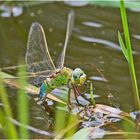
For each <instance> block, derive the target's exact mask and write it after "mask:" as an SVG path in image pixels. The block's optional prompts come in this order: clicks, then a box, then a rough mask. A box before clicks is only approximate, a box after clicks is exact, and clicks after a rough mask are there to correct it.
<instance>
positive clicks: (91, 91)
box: [90, 83, 96, 107]
mask: <svg viewBox="0 0 140 140" xmlns="http://www.w3.org/2000/svg"><path fill="white" fill-rule="evenodd" d="M90 98H91V102H92V104H93V106H94V107H96V103H95V100H94V96H93V84H92V83H90Z"/></svg>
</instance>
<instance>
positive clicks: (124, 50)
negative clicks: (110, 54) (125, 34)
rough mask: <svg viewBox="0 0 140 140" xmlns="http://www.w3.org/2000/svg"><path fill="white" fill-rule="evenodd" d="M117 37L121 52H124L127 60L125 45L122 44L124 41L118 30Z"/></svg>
mask: <svg viewBox="0 0 140 140" xmlns="http://www.w3.org/2000/svg"><path fill="white" fill-rule="evenodd" d="M118 39H119V43H120V46H121V49H122V52H123V54H124V56H125V58H126V60H127V61H128V62H129V59H128V52H127V49H126V47H125V45H124V42H123V40H122V36H121V34H120V32H119V31H118Z"/></svg>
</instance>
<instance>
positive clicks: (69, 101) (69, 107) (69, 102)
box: [68, 88, 72, 110]
mask: <svg viewBox="0 0 140 140" xmlns="http://www.w3.org/2000/svg"><path fill="white" fill-rule="evenodd" d="M70 94H71V88H69V89H68V109H70V110H71V109H72V106H71V98H70Z"/></svg>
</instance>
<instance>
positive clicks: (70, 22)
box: [57, 11, 75, 69]
mask: <svg viewBox="0 0 140 140" xmlns="http://www.w3.org/2000/svg"><path fill="white" fill-rule="evenodd" d="M74 17H75V14H74V11H70V13H69V15H68V21H67V30H66V38H65V43H64V47H63V50H62V53H61V55H60V57H59V59H58V62H57V68H60V69H61V68H62V67H63V66H64V61H65V54H66V48H67V45H68V41H69V38H70V35H71V33H72V28H73V24H74Z"/></svg>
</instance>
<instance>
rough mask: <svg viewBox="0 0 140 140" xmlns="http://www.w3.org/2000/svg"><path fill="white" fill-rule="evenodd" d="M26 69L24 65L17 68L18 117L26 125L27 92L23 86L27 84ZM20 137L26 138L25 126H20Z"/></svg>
mask: <svg viewBox="0 0 140 140" xmlns="http://www.w3.org/2000/svg"><path fill="white" fill-rule="evenodd" d="M25 75H26V71H25V67H21V68H19V72H18V76H19V77H21V78H19V80H18V82H19V86H20V87H21V88H19V90H18V105H19V106H18V117H19V121H20V123H21V124H23V125H28V99H27V94H26V93H25V87H26V86H27V83H26V81H27V79H26V76H25ZM19 130H20V138H21V139H27V138H28V130H27V128H25V127H20V129H19Z"/></svg>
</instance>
